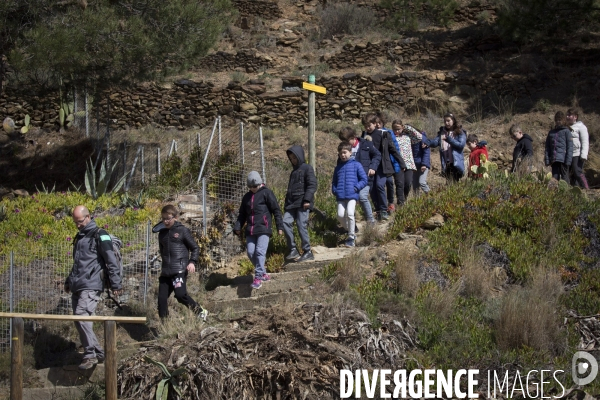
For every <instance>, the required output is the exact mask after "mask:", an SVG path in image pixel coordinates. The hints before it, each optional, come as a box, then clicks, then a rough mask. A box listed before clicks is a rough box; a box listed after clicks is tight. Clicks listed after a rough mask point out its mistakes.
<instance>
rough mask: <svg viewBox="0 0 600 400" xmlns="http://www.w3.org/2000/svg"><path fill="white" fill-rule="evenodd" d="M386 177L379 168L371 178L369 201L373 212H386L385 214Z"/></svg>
mask: <svg viewBox="0 0 600 400" xmlns="http://www.w3.org/2000/svg"><path fill="white" fill-rule="evenodd" d="M386 182H387V177H386V176H385V174H384V173H383V168H381V166H379V168H377V171H376V172H375V176H374V177H373V187H372V188H371V199H373V204H374V205H375V211H386V212H387V206H388V205H387V195H386V188H385V185H386Z"/></svg>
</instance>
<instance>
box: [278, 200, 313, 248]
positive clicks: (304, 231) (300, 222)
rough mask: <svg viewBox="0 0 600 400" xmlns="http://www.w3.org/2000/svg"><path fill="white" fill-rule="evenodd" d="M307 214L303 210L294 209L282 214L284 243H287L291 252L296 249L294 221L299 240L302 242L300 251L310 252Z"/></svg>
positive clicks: (307, 211)
mask: <svg viewBox="0 0 600 400" xmlns="http://www.w3.org/2000/svg"><path fill="white" fill-rule="evenodd" d="M309 212H310V211H309V210H305V209H304V208H294V209H291V210H288V211H286V212H285V213H284V214H283V232H284V233H285V241H286V242H287V247H288V250H292V249H293V248H295V247H296V240H295V239H294V221H296V226H297V227H298V233H299V234H300V240H301V241H302V243H301V244H302V250H303V251H305V252H306V251H309V250H310V239H309V237H308V214H309Z"/></svg>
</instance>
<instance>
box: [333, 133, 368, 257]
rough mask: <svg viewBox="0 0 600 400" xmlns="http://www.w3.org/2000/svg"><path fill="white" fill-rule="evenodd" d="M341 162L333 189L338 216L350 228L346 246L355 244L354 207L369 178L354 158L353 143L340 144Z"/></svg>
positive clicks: (334, 174)
mask: <svg viewBox="0 0 600 400" xmlns="http://www.w3.org/2000/svg"><path fill="white" fill-rule="evenodd" d="M338 155H339V157H340V162H339V163H338V165H337V166H336V167H335V170H334V171H333V179H332V184H331V191H332V192H333V194H334V195H335V198H336V200H337V218H338V221H340V223H341V224H342V227H344V228H346V229H347V230H348V240H346V242H345V243H344V246H346V247H354V246H355V234H354V227H355V219H354V209H355V208H356V201H357V200H358V198H359V195H358V194H359V192H360V191H361V189H362V188H364V187H365V186H367V184H368V178H367V174H365V170H364V168H363V166H362V165H361V163H359V162H358V161H356V160H354V159H353V158H352V145H351V144H350V143H348V142H342V143H340V144H339V146H338Z"/></svg>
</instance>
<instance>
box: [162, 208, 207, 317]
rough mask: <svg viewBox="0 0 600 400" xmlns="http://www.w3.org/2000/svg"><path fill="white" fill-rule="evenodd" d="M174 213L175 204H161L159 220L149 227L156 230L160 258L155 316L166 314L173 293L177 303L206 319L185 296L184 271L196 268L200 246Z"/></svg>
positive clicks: (197, 306)
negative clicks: (156, 312)
mask: <svg viewBox="0 0 600 400" xmlns="http://www.w3.org/2000/svg"><path fill="white" fill-rule="evenodd" d="M178 215H179V212H178V210H177V208H175V206H173V205H171V204H168V205H166V206H164V207H163V208H162V210H161V222H159V223H158V224H157V225H155V226H154V228H153V229H152V231H153V232H155V233H156V232H158V247H159V250H160V255H161V258H162V268H161V272H160V277H159V278H158V316H159V317H160V318H161V320H164V319H165V318H166V317H167V316H168V315H169V308H168V303H167V300H168V299H169V296H170V295H171V293H173V292H175V298H176V299H177V301H178V302H180V303H181V304H183V305H184V306H186V307H188V308H189V309H191V310H193V311H194V312H195V313H197V314H198V318H202V319H204V320H206V317H207V316H208V311H207V310H205V309H204V308H202V307H201V306H200V305H199V304H198V303H196V302H195V301H194V299H192V298H191V297H190V296H189V295H188V293H187V288H186V284H185V282H186V280H187V275H188V272H190V273H193V272H194V271H195V270H196V266H197V265H198V255H199V253H200V248H199V247H198V244H197V243H196V241H195V240H194V238H193V237H192V233H191V232H190V230H189V229H188V228H187V227H186V226H184V225H183V224H182V223H181V222H179V221H178V220H177V216H178ZM190 252H191V254H190Z"/></svg>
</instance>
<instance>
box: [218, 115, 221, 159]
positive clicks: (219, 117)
mask: <svg viewBox="0 0 600 400" xmlns="http://www.w3.org/2000/svg"><path fill="white" fill-rule="evenodd" d="M217 121H219V156H221V154H222V150H221V116H220V115H219V116H218V117H217Z"/></svg>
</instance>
